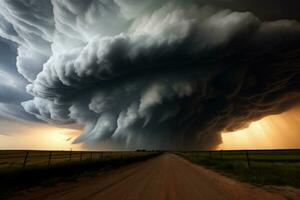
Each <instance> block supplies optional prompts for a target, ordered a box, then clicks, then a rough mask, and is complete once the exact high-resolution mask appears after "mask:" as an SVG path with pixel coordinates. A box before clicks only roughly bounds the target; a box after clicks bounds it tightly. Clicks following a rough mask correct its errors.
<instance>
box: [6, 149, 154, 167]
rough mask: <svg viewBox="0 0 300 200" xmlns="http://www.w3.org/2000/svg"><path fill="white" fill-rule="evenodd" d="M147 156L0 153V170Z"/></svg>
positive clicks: (101, 152)
mask: <svg viewBox="0 0 300 200" xmlns="http://www.w3.org/2000/svg"><path fill="white" fill-rule="evenodd" d="M145 154H149V152H130V151H123V152H117V151H113V152H107V151H23V150H22V151H19V150H9V151H6V150H4V151H0V170H1V169H4V168H5V169H7V168H8V169H14V168H26V167H29V166H48V167H50V166H51V165H53V164H57V163H63V162H71V161H78V162H80V161H84V160H106V159H116V158H125V157H133V156H134V157H136V156H143V155H145Z"/></svg>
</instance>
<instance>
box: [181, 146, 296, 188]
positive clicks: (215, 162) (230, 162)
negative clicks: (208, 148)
mask: <svg viewBox="0 0 300 200" xmlns="http://www.w3.org/2000/svg"><path fill="white" fill-rule="evenodd" d="M179 155H181V156H183V157H184V158H186V159H188V160H190V161H192V162H194V163H197V164H200V165H204V166H207V167H209V168H212V169H214V170H216V171H218V172H221V173H222V174H224V175H227V176H230V177H233V178H236V179H238V180H241V181H244V182H249V183H252V184H257V185H289V186H293V187H297V188H299V187H300V151H299V150H285V151H282V150H274V151H269V150H268V151H249V160H250V166H248V162H247V157H246V153H245V151H222V152H220V151H215V152H212V153H211V154H209V152H189V153H188V152H181V153H179Z"/></svg>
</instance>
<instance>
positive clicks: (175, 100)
mask: <svg viewBox="0 0 300 200" xmlns="http://www.w3.org/2000/svg"><path fill="white" fill-rule="evenodd" d="M220 2H223V3H224V1H220ZM223 3H222V4H220V5H223ZM0 10H1V14H0V35H1V37H3V38H5V39H7V40H10V41H12V42H13V43H15V44H16V45H17V55H16V64H17V69H18V73H20V74H21V75H23V76H24V77H25V78H26V80H27V82H28V84H27V86H26V91H27V93H28V94H30V95H31V99H29V100H26V101H23V102H22V103H21V104H22V106H23V108H24V109H25V111H26V112H27V113H30V114H32V115H34V116H35V117H36V118H37V119H40V120H42V121H45V122H48V123H54V124H70V123H78V124H82V125H84V126H85V128H84V130H83V132H82V134H81V135H80V136H79V137H78V138H76V139H75V141H74V142H75V143H79V142H84V143H86V144H91V145H92V144H99V145H101V144H107V143H111V144H112V145H116V146H118V147H119V148H127V149H134V148H152V149H155V148H159V149H175V148H182V149H200V148H202V149H206V148H214V147H216V145H218V144H220V142H221V138H220V133H221V132H222V131H226V130H227V131H229V130H237V129H240V128H243V127H247V125H248V124H249V123H250V122H251V121H253V120H258V119H260V118H262V117H264V116H267V115H270V114H275V113H280V112H283V111H285V110H287V109H288V108H290V107H291V106H293V105H295V104H296V103H297V102H298V100H299V94H300V93H299V90H300V84H299V80H300V77H299V72H300V48H299V46H300V23H299V22H298V21H296V20H289V19H283V20H274V21H263V20H262V19H260V18H259V17H257V16H256V15H255V13H252V12H248V11H242V12H240V11H234V10H230V9H227V8H223V7H221V6H218V5H211V4H210V5H209V4H206V3H205V2H204V1H203V2H202V3H201V4H200V3H195V2H194V1H186V2H183V1H167V0H166V1H158V0H157V1H137V2H135V1H131V0H114V1H111V0H109V1H108V0H88V1H79V0H78V1H74V0H65V1H60V0H52V1H48V0H43V1H41V0H30V1H29V0H28V1H27V0H23V1H20V0H13V1H12V0H6V1H5V0H4V1H1V3H0ZM0 87H1V85H0ZM3 88H4V89H5V90H6V86H5V87H3ZM3 91H4V90H3ZM17 92H18V91H17V90H12V93H11V95H12V99H13V98H14V96H16V95H18V93H17ZM6 97H7V98H8V97H9V96H6ZM0 99H2V94H1V93H0ZM4 100H5V99H4ZM5 101H6V100H5Z"/></svg>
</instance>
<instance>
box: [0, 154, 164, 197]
mask: <svg viewBox="0 0 300 200" xmlns="http://www.w3.org/2000/svg"><path fill="white" fill-rule="evenodd" d="M158 154H159V153H145V154H143V155H139V156H130V157H117V158H111V159H102V160H101V159H100V160H92V159H86V160H83V161H65V162H60V163H57V164H53V165H51V166H50V167H48V166H46V165H44V166H40V165H36V166H35V165H31V166H28V167H26V168H25V169H22V168H9V169H5V168H3V169H0V199H4V198H7V197H9V196H11V195H12V194H14V193H15V192H17V191H20V190H24V189H27V188H30V187H34V186H44V187H47V186H53V185H55V184H57V183H58V182H67V181H77V179H78V178H79V177H81V176H96V175H97V174H98V172H100V171H105V170H110V169H113V168H117V167H120V166H123V165H126V164H130V163H134V162H138V161H143V160H146V159H150V158H152V157H154V156H157V155H158Z"/></svg>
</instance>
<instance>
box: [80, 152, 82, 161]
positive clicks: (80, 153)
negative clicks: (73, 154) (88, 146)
mask: <svg viewBox="0 0 300 200" xmlns="http://www.w3.org/2000/svg"><path fill="white" fill-rule="evenodd" d="M80 161H82V152H80Z"/></svg>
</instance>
